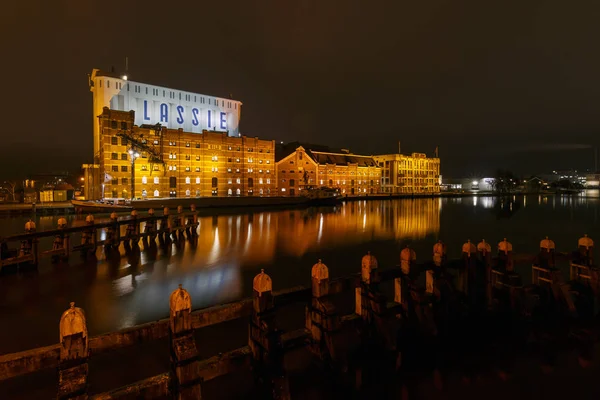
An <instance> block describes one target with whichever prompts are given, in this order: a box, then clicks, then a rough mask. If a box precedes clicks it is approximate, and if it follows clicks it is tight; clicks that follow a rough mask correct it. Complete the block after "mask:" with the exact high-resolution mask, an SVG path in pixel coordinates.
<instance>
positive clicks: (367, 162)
mask: <svg viewBox="0 0 600 400" xmlns="http://www.w3.org/2000/svg"><path fill="white" fill-rule="evenodd" d="M299 147H302V148H303V149H304V150H305V151H306V154H308V156H309V157H310V158H312V159H313V160H314V161H315V162H316V163H317V164H335V165H348V164H357V165H358V166H359V167H375V166H377V163H376V162H375V160H374V159H373V157H372V156H365V155H359V154H352V153H351V152H350V151H349V150H347V149H336V148H331V147H328V146H324V145H319V144H311V143H302V142H290V143H286V144H278V145H277V146H276V147H275V160H276V161H280V160H282V159H284V158H285V157H287V156H289V155H290V154H292V153H293V152H295V151H296V149H297V148H299Z"/></svg>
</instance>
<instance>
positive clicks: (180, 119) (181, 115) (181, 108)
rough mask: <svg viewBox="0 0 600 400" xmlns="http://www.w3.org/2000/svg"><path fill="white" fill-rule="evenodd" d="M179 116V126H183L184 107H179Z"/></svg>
mask: <svg viewBox="0 0 600 400" xmlns="http://www.w3.org/2000/svg"><path fill="white" fill-rule="evenodd" d="M177 114H178V115H179V116H178V117H177V123H178V124H180V125H181V124H183V106H177Z"/></svg>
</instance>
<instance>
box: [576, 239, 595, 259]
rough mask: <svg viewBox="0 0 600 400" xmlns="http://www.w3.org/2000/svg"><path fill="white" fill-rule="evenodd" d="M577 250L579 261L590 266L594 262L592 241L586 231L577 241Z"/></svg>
mask: <svg viewBox="0 0 600 400" xmlns="http://www.w3.org/2000/svg"><path fill="white" fill-rule="evenodd" d="M577 247H578V250H579V258H580V261H579V263H581V264H583V265H587V266H591V265H593V263H594V241H593V240H592V238H590V237H588V235H587V233H586V234H585V235H583V237H581V238H579V240H578V241H577Z"/></svg>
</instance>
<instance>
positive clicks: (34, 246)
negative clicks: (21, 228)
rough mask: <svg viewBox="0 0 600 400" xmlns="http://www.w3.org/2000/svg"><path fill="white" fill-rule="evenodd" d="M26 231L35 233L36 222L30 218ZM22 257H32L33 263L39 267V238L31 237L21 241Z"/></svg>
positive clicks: (20, 253)
mask: <svg viewBox="0 0 600 400" xmlns="http://www.w3.org/2000/svg"><path fill="white" fill-rule="evenodd" d="M25 233H27V234H32V233H35V222H33V221H32V220H29V221H27V222H26V223H25ZM19 256H20V257H30V258H31V260H30V261H29V262H30V264H31V265H33V266H35V267H37V265H38V257H39V254H38V239H37V238H31V239H25V240H22V241H21V249H20V250H19Z"/></svg>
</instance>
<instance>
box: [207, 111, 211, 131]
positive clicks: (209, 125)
mask: <svg viewBox="0 0 600 400" xmlns="http://www.w3.org/2000/svg"><path fill="white" fill-rule="evenodd" d="M211 125H212V124H211V123H210V110H208V129H210V128H211Z"/></svg>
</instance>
